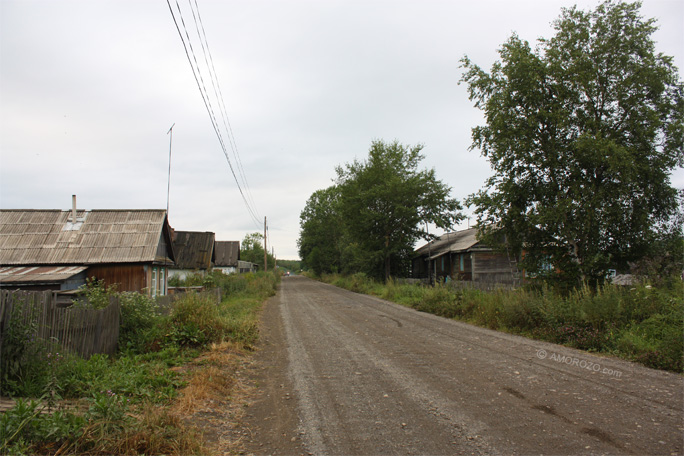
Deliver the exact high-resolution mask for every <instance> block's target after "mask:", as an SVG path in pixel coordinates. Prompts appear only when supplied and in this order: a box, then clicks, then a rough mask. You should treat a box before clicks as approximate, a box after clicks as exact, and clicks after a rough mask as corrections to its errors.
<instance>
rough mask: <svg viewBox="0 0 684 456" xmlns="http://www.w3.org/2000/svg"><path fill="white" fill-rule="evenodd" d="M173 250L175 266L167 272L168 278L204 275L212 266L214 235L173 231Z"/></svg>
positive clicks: (181, 278)
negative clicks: (196, 274) (194, 274)
mask: <svg viewBox="0 0 684 456" xmlns="http://www.w3.org/2000/svg"><path fill="white" fill-rule="evenodd" d="M172 237H173V250H174V253H175V254H176V264H175V266H174V267H173V268H171V269H170V270H169V278H171V277H178V278H179V279H180V280H183V279H185V278H186V277H187V276H188V275H189V274H193V273H200V274H206V273H207V272H208V271H210V270H211V269H212V267H213V266H214V256H215V250H214V249H215V235H214V233H211V232H200V231H173V233H172Z"/></svg>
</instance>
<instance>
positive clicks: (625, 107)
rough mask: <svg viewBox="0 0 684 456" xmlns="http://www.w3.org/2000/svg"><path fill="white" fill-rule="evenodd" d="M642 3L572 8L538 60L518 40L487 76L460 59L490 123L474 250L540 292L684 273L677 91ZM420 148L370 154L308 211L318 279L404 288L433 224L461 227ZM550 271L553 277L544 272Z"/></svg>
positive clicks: (476, 201) (476, 133)
mask: <svg viewBox="0 0 684 456" xmlns="http://www.w3.org/2000/svg"><path fill="white" fill-rule="evenodd" d="M640 7H641V4H640V3H639V2H636V3H624V2H613V1H606V2H604V3H602V4H600V5H599V6H598V7H596V9H594V10H593V11H582V10H579V9H577V8H576V7H572V8H565V9H563V10H562V13H561V15H560V17H559V18H558V19H557V20H556V21H555V22H554V23H553V27H554V30H555V35H554V36H553V37H552V38H550V39H539V41H538V43H537V46H536V47H535V48H534V49H533V48H532V47H531V46H530V44H529V43H528V42H527V41H525V40H522V39H520V38H519V37H518V36H517V35H515V34H514V35H513V36H511V37H510V38H509V39H508V41H506V42H505V43H504V44H503V45H502V47H501V48H500V50H499V56H500V60H499V61H497V62H495V63H494V65H493V66H492V68H491V70H490V71H489V72H487V71H485V70H483V69H482V68H480V67H479V66H478V65H476V64H475V63H474V62H472V61H471V60H470V59H469V58H468V57H467V56H465V57H464V58H463V59H462V61H461V64H462V65H461V67H462V68H463V70H464V73H463V75H462V77H461V80H460V81H459V82H460V83H464V84H466V85H467V87H468V92H469V97H470V100H471V101H473V102H474V105H475V107H477V108H478V109H480V110H482V112H483V114H484V116H485V124H484V125H481V126H476V127H474V128H473V129H472V139H473V142H472V146H471V150H473V149H477V150H479V151H480V153H481V154H482V156H483V157H485V158H486V159H487V160H488V161H489V163H490V166H491V168H492V170H493V172H494V174H493V175H492V176H491V177H490V178H488V179H487V180H486V182H485V185H484V187H483V188H482V189H481V190H479V191H477V192H475V193H473V194H471V195H469V196H468V197H467V198H466V200H465V203H467V204H468V205H469V206H471V205H472V206H474V207H475V213H476V214H477V221H478V226H479V227H480V236H481V238H482V239H483V240H484V241H485V242H486V243H488V244H490V245H492V246H499V247H502V248H503V245H502V240H505V242H506V244H505V246H506V248H507V249H508V250H509V251H512V252H515V253H517V254H518V255H519V256H520V257H521V260H522V264H521V266H522V267H524V268H525V269H526V270H528V271H537V272H539V273H542V272H544V271H546V275H547V277H546V278H547V279H550V280H555V281H563V282H568V283H570V284H578V283H582V282H589V283H595V284H596V283H601V282H602V281H603V278H604V277H605V276H606V273H607V271H608V270H609V269H618V270H623V271H626V270H629V269H630V267H632V268H634V267H635V266H637V265H644V264H646V265H650V266H648V267H651V269H655V270H657V271H656V272H658V273H660V274H666V273H668V272H672V271H678V273H681V271H682V266H683V261H682V256H683V255H682V252H683V250H684V242H683V237H682V222H683V221H684V217H682V201H683V199H684V192H683V191H682V190H681V189H680V190H678V189H676V188H674V187H673V186H672V184H671V181H670V175H671V173H672V171H674V170H675V169H677V168H678V167H683V166H684V85H683V84H682V81H681V79H680V77H679V72H678V69H677V68H676V67H675V66H674V64H673V59H672V57H670V56H666V55H663V54H662V53H658V52H656V49H655V42H654V40H653V38H652V35H653V33H654V32H655V31H656V30H657V27H656V24H655V20H654V19H645V18H643V17H642V16H641V14H640ZM421 150H422V146H413V147H411V146H405V145H402V144H400V143H398V142H397V141H394V142H392V143H384V142H382V141H374V142H373V143H372V144H371V148H370V150H369V153H368V158H367V159H366V160H365V161H354V162H353V163H350V164H346V165H344V166H339V167H337V168H336V174H337V177H336V179H335V181H334V185H332V186H330V187H328V188H326V189H323V190H318V191H316V192H314V193H313V194H312V195H311V197H310V198H309V200H308V201H307V204H306V207H305V208H304V210H303V211H302V213H301V216H300V219H301V233H300V238H299V252H300V257H301V259H302V261H303V263H304V265H305V266H306V267H308V268H311V269H313V270H314V271H315V272H316V273H323V272H336V271H337V272H344V273H350V272H364V273H367V274H369V275H371V276H373V277H376V278H387V277H389V276H390V275H398V276H406V275H407V273H408V268H409V267H410V256H411V253H412V252H413V249H414V246H415V244H416V242H417V241H418V240H419V239H429V234H428V232H427V224H434V225H436V226H437V227H439V228H441V229H445V230H446V229H450V228H452V226H453V225H454V224H455V223H457V222H458V221H459V220H461V219H462V218H463V215H462V213H461V210H462V207H461V204H460V203H459V202H458V200H456V199H454V198H451V197H450V191H451V189H450V188H449V187H448V186H447V185H445V184H444V183H443V182H442V181H440V180H438V179H437V178H436V176H435V170H434V169H432V170H419V168H418V165H419V163H420V161H421V160H422V159H423V155H421ZM549 265H552V267H551V268H549V267H548V266H549Z"/></svg>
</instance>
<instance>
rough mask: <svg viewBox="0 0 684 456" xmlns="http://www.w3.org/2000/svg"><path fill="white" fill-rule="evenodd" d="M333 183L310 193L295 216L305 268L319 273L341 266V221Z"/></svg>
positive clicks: (337, 193) (300, 251) (298, 242)
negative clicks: (296, 217) (299, 212)
mask: <svg viewBox="0 0 684 456" xmlns="http://www.w3.org/2000/svg"><path fill="white" fill-rule="evenodd" d="M339 197H340V192H339V189H338V188H337V187H336V186H332V187H329V188H326V189H323V190H318V191H316V192H314V193H313V194H312V195H311V196H310V197H309V199H308V201H307V202H306V206H305V207H304V210H303V211H302V212H301V214H300V216H299V220H300V225H301V231H300V235H299V239H298V240H297V245H298V246H299V257H300V258H301V259H302V262H303V263H304V266H305V267H306V268H310V269H313V271H314V272H315V273H316V274H318V275H320V274H322V273H332V272H339V271H341V268H342V250H343V233H344V231H343V229H344V227H343V224H342V219H341V216H340V211H339Z"/></svg>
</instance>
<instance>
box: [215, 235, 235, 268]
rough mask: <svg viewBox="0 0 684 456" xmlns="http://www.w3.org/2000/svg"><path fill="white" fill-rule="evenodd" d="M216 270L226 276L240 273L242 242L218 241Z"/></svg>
mask: <svg viewBox="0 0 684 456" xmlns="http://www.w3.org/2000/svg"><path fill="white" fill-rule="evenodd" d="M215 251H216V256H215V260H214V269H218V270H220V271H221V272H223V273H224V274H235V273H238V272H240V269H239V268H240V241H216V247H215Z"/></svg>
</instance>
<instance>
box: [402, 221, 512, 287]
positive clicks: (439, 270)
mask: <svg viewBox="0 0 684 456" xmlns="http://www.w3.org/2000/svg"><path fill="white" fill-rule="evenodd" d="M519 275H520V274H519V271H518V268H517V262H516V260H515V258H511V257H510V256H509V255H507V254H506V253H501V252H498V251H496V250H494V249H492V248H491V247H489V246H487V245H484V244H482V243H481V242H480V241H478V239H477V228H469V229H466V230H461V231H456V232H451V233H446V234H443V235H442V236H440V237H439V238H438V239H435V240H434V241H431V242H428V243H427V244H425V245H424V246H422V247H420V248H419V249H417V250H415V251H414V254H413V261H412V277H413V278H416V279H425V280H428V279H429V280H430V281H433V280H435V279H436V280H438V281H444V280H446V278H447V277H448V278H449V280H462V281H472V282H488V283H502V284H514V283H517V282H518V281H519Z"/></svg>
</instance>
